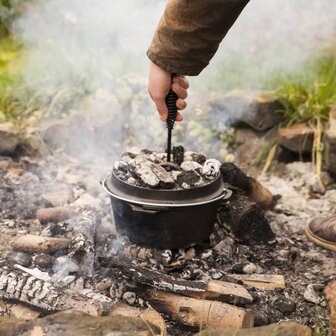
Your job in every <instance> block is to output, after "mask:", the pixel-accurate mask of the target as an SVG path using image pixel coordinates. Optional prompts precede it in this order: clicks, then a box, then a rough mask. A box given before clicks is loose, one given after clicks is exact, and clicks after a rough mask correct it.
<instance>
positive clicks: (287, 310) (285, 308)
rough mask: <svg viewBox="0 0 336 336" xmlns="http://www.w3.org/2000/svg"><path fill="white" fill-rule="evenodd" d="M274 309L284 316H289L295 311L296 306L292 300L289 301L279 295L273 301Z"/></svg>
mask: <svg viewBox="0 0 336 336" xmlns="http://www.w3.org/2000/svg"><path fill="white" fill-rule="evenodd" d="M272 307H273V308H274V309H277V310H279V311H280V312H281V313H282V314H284V315H289V314H291V313H293V312H294V311H295V309H296V304H295V302H293V301H292V300H291V299H288V298H286V297H285V296H283V295H277V296H276V297H275V298H274V299H273V300H272Z"/></svg>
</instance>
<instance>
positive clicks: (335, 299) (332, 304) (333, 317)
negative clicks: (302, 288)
mask: <svg viewBox="0 0 336 336" xmlns="http://www.w3.org/2000/svg"><path fill="white" fill-rule="evenodd" d="M324 293H325V296H326V299H327V302H328V308H329V317H330V319H329V321H330V333H331V335H332V336H335V335H336V281H333V282H331V283H330V284H329V285H328V286H327V287H326V288H325V290H324Z"/></svg>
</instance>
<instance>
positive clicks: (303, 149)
mask: <svg viewBox="0 0 336 336" xmlns="http://www.w3.org/2000/svg"><path fill="white" fill-rule="evenodd" d="M277 141H278V143H279V144H280V145H281V146H283V147H285V148H287V149H289V150H291V151H292V152H295V153H300V154H304V153H311V151H312V148H313V142H314V130H313V129H312V128H311V127H309V126H308V125H306V124H294V125H292V126H291V127H288V128H279V129H278V131H277Z"/></svg>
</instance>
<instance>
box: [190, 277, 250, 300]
mask: <svg viewBox="0 0 336 336" xmlns="http://www.w3.org/2000/svg"><path fill="white" fill-rule="evenodd" d="M188 296H191V297H194V298H198V299H207V300H216V301H221V302H227V303H231V304H235V305H244V304H247V303H251V302H253V297H252V295H251V294H250V293H249V292H248V290H247V289H246V288H245V287H244V286H242V285H238V284H234V283H231V282H227V281H220V280H209V281H208V283H207V290H206V291H205V292H201V293H197V294H190V295H188Z"/></svg>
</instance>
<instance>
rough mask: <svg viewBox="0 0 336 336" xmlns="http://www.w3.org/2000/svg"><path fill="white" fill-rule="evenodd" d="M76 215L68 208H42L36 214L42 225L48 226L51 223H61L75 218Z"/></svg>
mask: <svg viewBox="0 0 336 336" xmlns="http://www.w3.org/2000/svg"><path fill="white" fill-rule="evenodd" d="M74 215H75V212H74V211H73V210H72V209H70V208H66V207H54V208H42V209H39V210H37V212H36V218H37V219H38V220H39V221H40V222H41V224H47V223H49V222H52V223H59V222H62V221H64V220H67V219H69V218H71V217H73V216H74Z"/></svg>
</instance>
